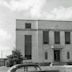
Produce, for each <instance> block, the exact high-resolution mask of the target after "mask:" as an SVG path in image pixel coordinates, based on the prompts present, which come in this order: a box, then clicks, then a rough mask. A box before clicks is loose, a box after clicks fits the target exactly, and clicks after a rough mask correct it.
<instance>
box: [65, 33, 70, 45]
mask: <svg viewBox="0 0 72 72" xmlns="http://www.w3.org/2000/svg"><path fill="white" fill-rule="evenodd" d="M65 44H70V32H65Z"/></svg>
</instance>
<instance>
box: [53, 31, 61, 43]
mask: <svg viewBox="0 0 72 72" xmlns="http://www.w3.org/2000/svg"><path fill="white" fill-rule="evenodd" d="M57 33H58V34H57ZM54 44H60V31H55V32H54Z"/></svg>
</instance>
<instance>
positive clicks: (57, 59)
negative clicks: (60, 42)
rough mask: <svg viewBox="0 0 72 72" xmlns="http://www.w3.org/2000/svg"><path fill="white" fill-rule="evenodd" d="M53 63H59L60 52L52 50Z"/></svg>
mask: <svg viewBox="0 0 72 72" xmlns="http://www.w3.org/2000/svg"><path fill="white" fill-rule="evenodd" d="M54 61H55V62H60V50H54Z"/></svg>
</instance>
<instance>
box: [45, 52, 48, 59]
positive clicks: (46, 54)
mask: <svg viewBox="0 0 72 72" xmlns="http://www.w3.org/2000/svg"><path fill="white" fill-rule="evenodd" d="M45 59H46V60H47V59H48V53H47V52H45Z"/></svg>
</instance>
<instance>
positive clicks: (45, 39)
mask: <svg viewBox="0 0 72 72" xmlns="http://www.w3.org/2000/svg"><path fill="white" fill-rule="evenodd" d="M43 44H49V31H48V30H44V31H43Z"/></svg>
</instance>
